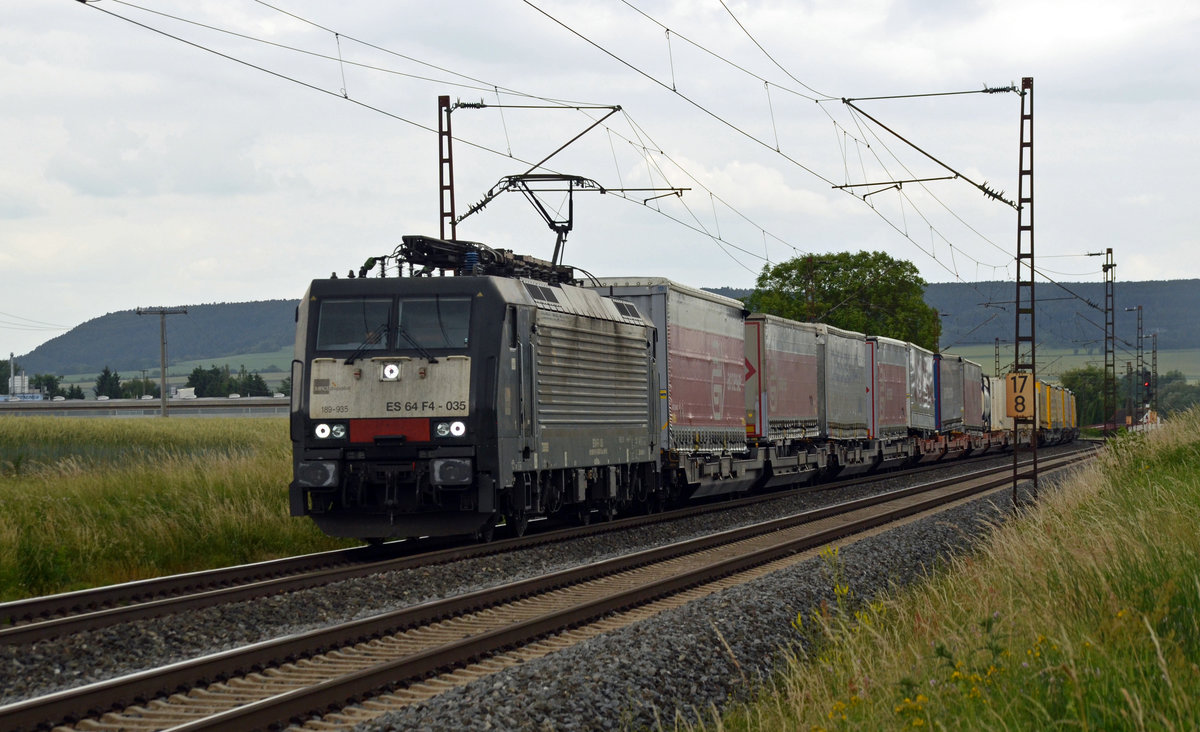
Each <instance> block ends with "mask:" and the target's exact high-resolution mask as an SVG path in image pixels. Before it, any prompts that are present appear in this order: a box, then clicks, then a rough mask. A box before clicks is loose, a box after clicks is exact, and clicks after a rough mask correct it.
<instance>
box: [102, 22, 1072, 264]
mask: <svg viewBox="0 0 1200 732" xmlns="http://www.w3.org/2000/svg"><path fill="white" fill-rule="evenodd" d="M255 1H256V2H257V3H258V4H260V5H262V6H264V7H267V8H270V9H272V10H275V11H277V12H280V13H284V14H285V15H288V16H290V17H293V18H295V19H297V20H299V21H301V22H304V23H308V24H310V25H312V26H313V27H317V28H320V29H322V30H324V31H326V32H329V33H331V34H334V35H335V39H337V41H338V43H339V53H338V57H337V58H334V57H326V56H321V57H322V58H329V60H331V61H335V62H337V63H339V64H345V65H356V66H361V67H362V68H370V69H379V70H381V71H384V72H385V73H397V72H395V71H394V70H390V69H382V68H379V67H374V66H370V65H366V64H358V63H357V62H351V61H350V59H348V58H342V54H341V51H340V41H341V39H347V40H352V41H353V42H355V43H360V44H362V45H364V46H366V47H370V48H375V49H377V50H380V51H382V52H385V53H389V54H392V55H394V56H397V57H399V58H405V59H408V60H411V61H413V62H414V63H420V64H422V65H425V66H427V67H429V68H434V69H438V70H440V71H441V72H444V73H447V74H451V75H453V76H455V77H456V78H459V79H465V80H468V81H469V83H468V84H463V85H462V86H463V87H464V88H473V89H479V90H481V91H487V92H490V93H494V94H496V95H497V99H498V101H499V94H500V91H501V90H502V89H503V90H504V93H505V94H510V93H511V94H518V95H521V96H529V97H532V98H543V97H536V96H534V95H526V94H524V93H522V92H518V91H516V90H509V89H507V88H505V87H501V86H499V85H496V84H491V83H489V82H486V81H483V80H480V79H476V78H474V77H471V76H469V75H464V74H460V73H459V72H456V71H451V70H449V69H444V68H442V67H438V66H435V65H432V64H427V63H426V62H423V61H420V60H418V59H413V58H412V57H409V56H405V55H403V54H397V53H396V52H394V51H391V50H389V49H386V48H384V47H382V46H378V45H375V44H371V43H367V42H364V41H361V40H359V39H354V38H352V37H351V36H347V35H346V34H341V33H339V32H338V31H334V30H333V29H331V28H328V27H327V26H324V25H321V24H319V23H314V22H312V21H309V20H307V19H305V18H302V17H300V16H298V15H295V14H294V13H290V12H288V11H286V10H283V9H281V8H278V7H276V6H275V5H272V4H271V3H268V2H264V1H263V0H255ZM114 2H120V3H121V4H125V5H129V6H130V7H138V6H135V5H132V4H130V3H125V2H122V0H114ZM527 4H528V5H529V6H530V7H532V8H534V9H535V10H537V11H538V12H541V13H542V14H543V15H547V17H550V16H549V15H548V14H547V13H545V11H543V10H541V9H540V8H538V7H537V6H536V5H534V4H533V3H531V2H528V0H527ZM625 4H626V5H628V6H629V7H631V8H633V6H632V5H631V4H630V3H628V2H626V3H625ZM723 5H724V3H723ZM634 9H635V10H636V8H634ZM725 9H726V12H728V13H729V14H730V16H731V17H732V18H733V19H734V21H735V22H736V23H737V25H738V26H739V27H740V28H741V29H742V31H743V32H744V33H746V35H747V36H748V37H750V38H751V39H752V40H753V41H754V43H755V45H756V46H758V47H759V48H760V50H762V51H763V53H764V55H766V56H767V57H768V58H770V59H771V61H772V63H775V64H776V65H777V66H779V68H781V69H782V70H783V71H784V72H785V73H788V76H789V77H790V78H792V79H793V80H795V81H797V82H798V80H796V78H795V77H794V76H792V75H791V74H790V73H789V72H787V70H786V69H785V68H783V66H782V65H781V64H779V63H778V62H777V61H775V59H774V58H773V57H771V56H770V54H769V53H768V52H767V51H766V49H765V48H763V47H762V46H761V44H759V43H758V41H757V40H755V39H753V37H752V36H751V35H750V33H749V31H748V30H747V29H746V28H745V26H744V25H743V24H742V23H741V21H740V20H738V19H737V18H736V16H734V15H733V13H732V12H731V11H730V10H729V8H728V6H725ZM144 10H145V9H144ZM146 11H147V12H155V11H153V10H146ZM638 12H639V13H641V14H642V15H643V16H644V17H647V18H649V16H648V15H646V14H644V13H642V11H640V10H638ZM117 17H122V16H119V15H118V16H117ZM551 19H552V20H555V19H553V18H551ZM131 22H136V21H131ZM555 22H559V21H557V20H555ZM655 22H657V21H655ZM139 25H141V24H139ZM564 27H566V26H564ZM663 28H664V30H667V28H666V27H665V26H663ZM568 29H569V28H568ZM150 30H154V31H155V32H159V31H157V29H154V28H150ZM222 32H226V31H222ZM572 32H574V31H572ZM164 35H168V36H170V37H174V36H171V34H166V33H164ZM576 35H579V34H576ZM671 35H674V36H675V39H676V40H685V41H686V42H688V43H690V44H692V45H695V46H696V47H698V48H703V47H702V46H700V45H699V44H694V42H692V41H690V40H686V39H684V37H683V36H681V35H680V34H679V33H678V31H677V30H672V31H671ZM243 37H248V38H249V36H244V34H243ZM580 37H581V38H582V36H580ZM176 40H180V41H182V42H185V43H189V45H196V46H197V47H200V48H204V47H203V46H200V45H199V44H195V43H191V42H189V41H186V40H184V39H181V38H176ZM255 40H258V39H255ZM584 40H586V41H587V42H589V43H592V44H593V45H595V46H596V47H597V48H600V49H601V50H605V49H603V47H602V46H600V45H598V44H596V43H594V42H593V41H590V40H588V39H586V38H584ZM206 50H211V49H206ZM704 50H706V51H707V49H704ZM213 52H214V53H217V54H218V55H222V56H225V57H226V58H231V57H230V56H227V55H225V54H221V53H220V52H218V51H213ZM298 52H301V53H311V52H306V51H302V50H298ZM605 52H606V53H608V51H605ZM710 53H711V52H710ZM313 55H318V56H320V54H313ZM609 55H612V56H613V57H614V58H617V60H620V61H621V62H622V63H626V64H627V65H629V64H628V63H627V62H625V61H623V60H621V59H620V58H619V57H617V56H616V55H614V54H611V53H610V54H609ZM713 55H714V57H716V58H719V59H721V60H722V61H723V62H726V63H730V64H731V65H734V66H736V64H732V62H729V61H728V60H727V59H724V58H723V57H722V56H720V55H719V54H713ZM231 60H234V61H237V62H238V63H243V64H245V65H247V66H250V67H252V68H257V69H259V70H262V71H265V72H266V73H270V74H273V75H275V76H278V77H280V78H284V79H287V80H289V81H293V82H295V83H299V84H302V85H304V86H308V87H310V88H313V89H314V90H317V91H322V92H324V93H326V94H333V95H335V96H342V97H343V98H344V99H346V100H347V101H352V102H354V103H355V104H357V105H360V106H362V107H364V108H366V109H368V110H373V111H376V112H378V113H381V114H384V115H386V116H388V117H392V118H394V119H397V120H399V121H402V122H404V123H406V124H410V125H413V126H415V127H417V128H419V129H422V130H425V131H429V132H434V130H433V129H432V128H430V127H427V126H425V125H421V124H419V123H416V122H413V121H412V120H409V119H406V118H404V117H402V116H400V115H396V114H393V113H391V112H388V111H386V110H384V109H381V108H378V107H376V106H373V105H370V104H366V103H365V102H363V101H361V100H356V99H353V98H351V97H350V95H349V93H348V90H346V88H345V82H344V71H343V87H342V89H341V90H340V91H342V92H343V94H340V95H339V94H336V93H333V92H331V91H329V90H326V89H322V88H320V87H319V86H316V85H312V84H308V83H307V82H304V81H302V80H299V79H293V78H290V77H289V76H288V75H285V74H280V73H278V72H275V71H271V70H269V69H266V68H261V67H259V66H258V65H255V64H252V63H248V62H245V61H242V60H241V59H237V58H231ZM630 68H633V69H634V70H635V71H638V73H641V74H643V75H644V76H646V77H647V78H651V79H653V77H652V76H650V75H648V74H646V73H645V72H643V71H641V70H639V69H636V67H634V66H632V65H630ZM738 68H741V67H738ZM742 71H743V72H744V73H750V72H748V71H745V69H742ZM674 73H675V70H674V68H673V69H672V74H673V76H674ZM752 75H753V74H752ZM408 76H412V78H419V79H421V80H424V81H431V82H435V83H443V82H444V80H439V79H435V78H430V77H418V76H416V75H408ZM756 78H760V79H761V78H762V77H756ZM656 83H659V84H661V82H657V80H656ZM763 83H764V85H766V89H767V90H768V97H770V89H769V87H770V86H771V85H774V86H775V87H776V89H784V87H781V86H780V85H778V84H776V83H774V82H771V81H769V80H766V79H763ZM798 83H801V82H798ZM672 85H673V86H678V84H677V83H673V84H672ZM804 86H805V88H808V89H809V90H810V91H812V89H811V87H807V85H804ZM785 91H788V92H789V93H792V94H797V92H795V91H794V90H790V89H785ZM673 93H676V94H677V92H673ZM814 93H816V92H814ZM963 93H975V92H963ZM680 96H681V97H682V96H683V95H680ZM904 96H913V95H904ZM684 98H686V97H684ZM806 98H812V97H806ZM827 99H830V100H832V99H833V98H832V97H827ZM859 99H865V98H859ZM824 100H825V99H820V100H817V101H824ZM550 101H561V100H550ZM690 101H691V100H689V102H690ZM768 101H769V102H770V99H768ZM691 103H693V104H695V105H696V106H697V108H698V109H701V110H703V111H704V112H705V113H706V114H709V115H710V116H712V117H713V118H714V119H717V120H720V121H721V122H722V123H724V124H726V125H727V126H729V127H730V128H731V129H734V130H736V131H738V132H739V133H740V134H743V135H746V136H748V137H750V139H753V140H754V141H755V142H757V143H758V144H760V145H763V146H765V147H767V148H768V149H771V150H773V151H777V149H780V148H782V147H783V146H782V145H781V144H780V141H779V139H778V133H777V131H776V140H775V144H774V145H772V144H771V143H769V142H766V141H764V140H760V139H759V138H757V137H754V136H753V135H750V134H749V133H747V132H746V131H744V130H743V129H742V128H740V127H738V126H737V125H733V124H732V123H729V122H727V121H725V120H724V119H723V118H722V117H721V116H720V115H718V114H716V113H715V112H711V111H709V110H707V109H705V108H704V107H703V105H700V104H699V103H698V102H691ZM497 106H500V105H497ZM768 106H769V113H770V114H771V119H772V123H773V122H774V110H773V109H770V107H771V105H770V103H769V105H768ZM821 108H822V111H823V112H824V113H825V114H826V115H827V116H828V114H829V113H828V111H827V110H824V109H823V107H821ZM501 114H503V112H501ZM626 116H628V113H626ZM831 119H832V117H831ZM502 122H503V120H502ZM834 124H835V125H837V124H838V123H837V122H836V120H834ZM503 126H504V128H505V131H506V140H508V137H507V125H506V124H504V125H503ZM606 129H607V128H606ZM610 133H611V130H610ZM618 134H619V133H618ZM846 137H847V138H849V137H851V136H850V135H849V134H848V133H846ZM855 139H857V138H855ZM463 142H464V143H465V144H466V145H468V146H470V147H473V148H475V149H479V150H481V151H486V152H488V153H489V154H496V155H502V156H505V157H509V158H512V159H516V160H519V161H520V162H526V163H527V162H528V161H526V160H522V159H519V158H517V157H516V156H514V155H513V154H512V149H511V141H509V144H508V148H509V149H508V152H507V153H504V152H501V151H499V150H496V149H494V148H492V147H490V146H488V145H484V144H480V143H477V142H474V141H471V140H463ZM868 147H869V146H868ZM613 151H615V148H614V147H613V146H612V145H611V141H610V152H613ZM647 151H648V149H647ZM655 152H656V154H660V155H662V154H663V153H662V151H661V150H657V151H655ZM859 152H860V154H861V152H862V150H861V147H859ZM780 154H782V153H780ZM614 155H615V152H614ZM664 157H665V155H664ZM784 157H785V158H787V159H789V160H791V161H792V162H794V163H796V164H797V165H799V166H800V167H801V169H804V170H806V171H807V172H809V173H811V174H813V175H816V176H817V177H818V178H819V179H822V180H825V178H824V177H823V176H821V175H820V174H818V173H816V172H815V171H814V170H812V169H811V168H809V167H808V166H805V165H803V164H801V163H799V161H796V160H795V159H794V158H793V157H792V156H787V155H785V156H784ZM668 159H669V158H668ZM860 159H861V158H860ZM648 163H649V161H648ZM672 164H673V165H674V166H675V167H676V168H678V169H679V170H680V171H681V172H683V173H684V174H685V175H686V174H687V173H686V171H685V170H684V169H683V168H682V167H681V166H679V164H678V163H677V162H675V161H672ZM616 167H617V169H618V171H619V167H620V166H619V165H617V166H616ZM864 173H865V168H864ZM689 177H690V178H691V179H692V180H693V181H695V182H697V183H698V181H696V179H695V177H694V176H690V175H689ZM699 187H701V188H703V189H704V190H708V191H709V192H710V200H713V201H720V202H721V203H722V205H724V206H726V207H727V208H729V209H730V210H733V211H735V213H737V215H738V216H739V217H740V218H742V219H744V220H746V221H748V222H749V218H748V217H746V216H745V214H743V213H742V212H740V211H737V210H736V209H735V208H733V207H732V206H730V205H729V204H728V202H726V201H725V200H723V199H722V198H721V197H720V196H719V195H718V194H716V193H715V192H713V191H711V190H709V189H708V188H707V187H706V186H704V185H703V184H700V185H699ZM897 196H898V198H897V200H898V201H899V202H900V204H901V216H902V221H901V222H900V223H899V224H897V223H895V222H893V221H891V220H889V219H888V217H887V215H886V214H885V213H884V212H882V211H880V210H878V209H874V212H875V213H876V215H877V216H879V217H880V218H882V219H883V220H884V221H885V222H887V223H888V225H889V226H891V227H892V228H893V229H894V230H896V231H897V233H899V234H900V235H901V236H904V237H905V238H907V239H908V240H909V241H910V242H913V243H914V244H916V242H915V240H914V239H913V237H912V236H911V235H910V232H909V231H908V225H907V223H906V214H905V212H906V211H907V210H908V209H909V208H911V209H912V210H913V211H914V212H915V213H916V214H917V215H919V216H920V217H921V218H922V219H923V220H925V221H926V222H927V223H929V225H930V228H931V231H932V230H933V229H934V228H935V227H934V226H933V224H932V223H930V222H929V219H928V218H927V217H926V216H925V215H924V214H923V213H922V212H921V211H920V209H919V208H917V207H916V206H915V204H914V203H913V202H912V201H911V200H908V196H907V194H905V193H903V191H899V192H898V193H897ZM935 198H936V197H935ZM905 200H907V201H908V203H907V205H904V201H905ZM631 201H632V199H631ZM632 202H635V203H639V205H643V206H645V205H647V203H646V202H645V201H632ZM939 203H941V202H940V201H939ZM941 205H942V206H943V208H946V210H947V211H949V212H950V213H951V214H952V215H955V216H956V218H958V219H959V221H960V222H962V223H964V224H965V221H962V219H961V217H958V216H957V215H956V214H954V212H953V211H952V210H951V209H949V208H948V207H946V206H945V205H944V203H941ZM684 206H685V209H686V210H688V212H689V214H691V215H692V216H693V217H694V216H695V214H694V213H693V212H692V211H691V209H690V208H687V206H686V203H685V204H684ZM654 209H655V210H656V211H658V212H659V213H660V214H663V209H662V208H661V207H659V206H658V205H657V203H656V204H655V206H654ZM664 215H665V214H664ZM716 215H717V214H716V211H715V204H714V219H715V217H716ZM668 218H671V219H672V220H675V221H677V222H678V221H679V219H678V217H671V216H668ZM697 221H698V219H697ZM718 223H719V222H718V221H716V220H714V224H718ZM750 223H752V224H753V222H750ZM689 228H693V227H689ZM706 229H707V227H703V226H701V227H700V228H699V229H698V230H701V231H705V234H706V235H707V236H709V237H710V238H711V237H712V234H711V233H708V232H707V231H706ZM755 229H756V230H757V231H761V232H762V234H763V238H764V241H765V240H767V239H768V237H769V238H770V239H771V240H774V241H778V242H781V243H783V244H785V245H786V246H789V247H790V248H791V249H792V250H793V251H796V252H800V251H801V250H800V248H798V247H796V246H795V245H792V244H789V243H787V242H786V241H785V240H784V239H782V238H781V237H780V236H779V235H778V234H774V233H769V232H768V231H767V229H766V228H765V227H760V226H757V225H755ZM931 236H932V234H931ZM937 236H938V237H941V238H942V239H943V240H945V241H947V244H950V242H949V240H948V239H946V237H945V235H944V234H943V233H942V232H940V231H938V232H937ZM714 242H718V245H720V243H721V242H724V239H723V237H722V235H721V233H720V230H719V228H718V230H717V236H716V237H715V238H714ZM725 243H727V244H728V243H729V242H725ZM917 246H918V248H921V247H920V245H919V244H917ZM951 246H953V245H951ZM956 248H957V247H956ZM735 250H736V251H740V252H742V253H744V254H745V255H746V256H751V257H753V258H755V259H757V260H760V261H764V262H765V261H769V259H770V252H769V250H764V251H763V252H762V253H761V254H760V253H758V252H751V251H750V250H748V249H745V248H742V247H735ZM922 250H923V248H922ZM727 253H728V252H727ZM958 254H962V255H964V256H968V257H969V256H970V255H969V254H967V253H965V252H964V250H963V249H961V248H958ZM931 256H932V257H933V258H934V261H935V262H936V263H937V264H938V265H939V266H941V267H942V269H945V270H946V271H947V272H948V273H949V274H951V276H953V278H954V279H955V280H958V281H966V280H965V278H964V277H963V275H962V273H960V272H959V271H958V269H957V265H956V264H953V260H954V258H955V254H954V252H953V251H952V252H951V261H952V267H947V266H946V265H945V264H944V263H942V262H940V261H938V260H937V258H936V255H935V254H931ZM972 260H973V261H974V262H975V265H976V274H978V269H979V268H980V267H988V268H991V269H992V271H993V272H995V271H996V270H999V269H1004V267H999V266H997V265H992V264H987V263H983V262H980V261H979V260H975V259H974V258H972ZM743 266H744V265H743ZM1047 279H1049V278H1047Z"/></svg>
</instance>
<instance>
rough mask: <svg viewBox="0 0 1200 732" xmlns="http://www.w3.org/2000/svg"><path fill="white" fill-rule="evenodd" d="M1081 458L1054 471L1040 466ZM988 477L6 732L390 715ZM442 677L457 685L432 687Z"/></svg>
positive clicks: (182, 674)
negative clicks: (351, 706) (76, 724)
mask: <svg viewBox="0 0 1200 732" xmlns="http://www.w3.org/2000/svg"><path fill="white" fill-rule="evenodd" d="M1079 459H1082V458H1080V457H1079V456H1078V455H1072V456H1065V457H1061V458H1053V459H1044V460H1042V461H1041V462H1042V464H1041V466H1040V467H1041V469H1042V470H1043V471H1049V470H1054V469H1056V468H1059V467H1063V466H1065V465H1067V464H1069V463H1070V462H1072V461H1075V460H1079ZM984 472H985V473H990V475H984V476H980V475H978V474H976V475H974V476H973V477H968V478H961V477H960V478H955V479H950V480H944V481H938V482H936V483H931V484H927V485H923V486H915V487H912V488H907V489H901V490H897V491H892V492H889V493H886V494H881V495H877V496H874V497H871V498H867V499H862V500H859V501H853V502H848V503H844V504H840V505H837V506H831V507H827V508H823V509H819V510H816V511H810V512H806V513H803V514H797V515H794V516H789V517H785V518H781V519H776V520H773V521H769V522H764V523H760V524H756V525H754V526H749V527H743V528H740V529H735V530H731V531H726V532H722V533H720V534H715V535H709V536H705V537H701V538H698V539H694V540H690V541H686V542H679V543H677V544H672V545H669V546H665V547H660V548H657V549H652V550H647V551H643V552H639V553H636V554H632V555H628V556H623V557H619V558H615V559H610V560H606V561H603V562H597V563H593V564H589V565H586V566H583V567H578V568H574V569H570V570H564V571H560V572H556V573H553V574H549V575H545V576H542V577H537V578H533V579H529V580H525V581H522V582H516V583H511V584H508V585H503V586H500V587H494V588H490V589H487V590H481V591H478V592H474V593H470V594H466V595H461V596H457V597H452V598H448V599H445V600H439V601H436V602H429V603H424V604H421V605H417V606H414V607H410V608H405V609H402V610H398V611H395V612H391V613H386V614H382V615H378V616H374V617H371V618H366V619H362V620H358V621H354V622H350V623H345V624H341V625H337V626H334V627H330V628H324V629H320V630H315V631H312V632H309V633H303V634H298V635H294V636H288V637H285V638H281V639H277V640H272V641H268V642H264V643H258V644H254V645H252V646H248V647H245V648H239V649H235V650H231V651H228V652H225V653H219V654H214V655H211V656H206V657H203V658H199V659H194V660H190V661H186V662H183V663H178V664H174V665H172V666H168V667H165V668H161V669H155V670H153V671H148V672H145V673H139V674H132V675H129V676H126V677H121V678H118V679H112V680H110V681H105V682H100V683H96V684H91V685H89V686H85V687H81V688H78V689H72V690H68V691H63V692H59V693H56V694H52V695H49V696H45V697H41V698H38V699H31V700H27V701H24V702H18V703H16V704H11V705H8V706H5V707H2V708H0V727H2V728H4V729H33V728H36V727H39V726H47V725H50V724H55V723H60V722H63V721H75V720H78V719H82V718H86V717H91V719H89V720H88V721H87V723H86V726H81V727H80V728H86V729H162V728H166V727H171V728H175V729H181V730H183V729H188V730H190V729H230V728H235V729H252V728H263V727H267V726H270V725H275V724H278V723H279V722H280V721H287V720H292V719H300V718H304V717H308V716H310V715H312V714H314V713H319V712H322V711H324V710H326V709H329V708H340V707H343V706H345V705H346V704H347V703H349V702H353V701H354V700H358V699H361V698H364V697H366V696H368V695H374V694H378V693H379V692H380V690H383V691H384V692H385V695H384V696H382V697H380V698H378V699H376V700H374V701H372V702H371V703H370V706H371V707H374V708H386V707H387V705H388V704H400V703H405V702H406V700H409V699H411V698H413V696H414V695H420V694H422V693H430V692H431V691H436V690H437V689H438V688H441V687H444V686H446V685H453V684H456V683H465V681H466V680H468V679H469V678H470V677H472V676H476V675H480V674H483V673H489V672H492V671H494V670H496V669H497V668H502V667H504V666H505V665H509V664H511V663H515V662H519V660H520V659H521V658H522V657H523V656H528V655H538V654H540V653H544V652H548V650H549V649H551V648H553V647H554V646H555V645H556V644H561V643H568V642H576V641H577V639H578V638H580V637H586V636H588V635H589V634H595V633H598V632H603V630H604V629H607V628H608V627H611V626H612V624H613V623H614V622H619V621H617V620H615V618H619V617H620V614H621V613H625V612H645V610H644V609H643V610H633V611H631V610H630V608H639V607H641V608H645V607H646V606H647V605H648V604H651V603H662V602H669V601H670V600H666V599H664V598H670V597H672V596H679V595H680V594H681V593H682V594H683V596H684V597H685V598H686V597H688V596H690V594H694V593H695V592H698V591H704V588H706V587H710V586H713V583H729V582H738V581H744V580H743V579H741V577H739V576H738V575H741V574H744V573H747V572H751V573H762V572H765V571H770V569H771V567H772V563H778V562H786V561H789V560H790V558H793V557H794V556H795V555H796V554H797V553H798V552H803V551H805V550H807V549H811V548H813V547H817V546H821V545H824V544H827V543H829V542H831V541H834V540H836V539H839V538H841V537H844V536H847V535H849V534H853V533H856V532H861V531H865V530H867V529H870V528H872V527H877V526H881V525H884V524H886V523H888V522H892V521H896V520H899V519H900V518H902V517H905V516H912V515H914V514H917V513H920V512H923V511H927V510H932V509H934V508H936V507H938V506H942V505H945V504H946V503H947V502H951V501H957V500H960V499H963V498H965V497H969V496H974V495H976V494H978V493H980V492H982V491H986V490H989V489H996V488H997V487H1001V488H1002V487H1003V486H1006V485H1009V484H1010V483H1011V477H1010V475H1011V473H1010V470H1006V469H1004V468H1001V469H999V470H996V471H984ZM676 601H680V600H676ZM595 623H600V625H598V626H595V625H589V624H595ZM531 644H532V645H531ZM522 646H525V647H526V648H524V649H523V650H516V651H514V650H511V649H513V648H520V647H522ZM485 658H486V659H488V660H482V661H481V660H479V659H485ZM441 673H449V676H447V677H445V678H444V679H443V678H438V679H435V680H430V677H431V676H432V675H436V674H441ZM410 683H411V684H413V688H411V689H397V686H398V685H400V686H407V685H408V684H410ZM131 705H136V706H131ZM114 709H123V711H121V712H111V711H109V710H114ZM106 712H107V713H106ZM356 714H357V713H355V712H347V716H346V717H345V718H344V719H345V720H346V721H354V720H355V719H356ZM327 721H328V722H329V723H331V724H337V723H339V718H336V717H331V718H329V719H328V720H327Z"/></svg>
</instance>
